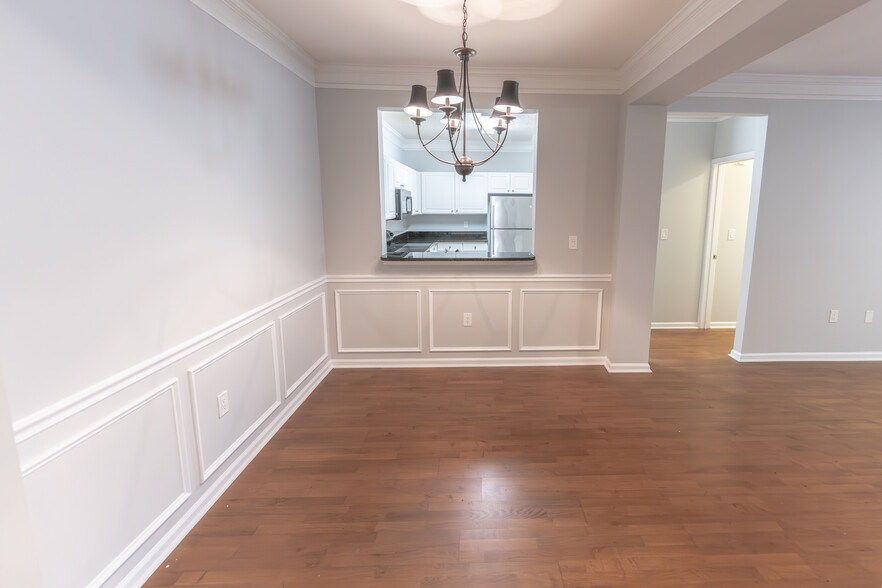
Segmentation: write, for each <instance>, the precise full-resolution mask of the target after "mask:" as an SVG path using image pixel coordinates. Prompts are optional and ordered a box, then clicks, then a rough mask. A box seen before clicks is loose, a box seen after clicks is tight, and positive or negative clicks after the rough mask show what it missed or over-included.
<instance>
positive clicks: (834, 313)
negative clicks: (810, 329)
mask: <svg viewBox="0 0 882 588" xmlns="http://www.w3.org/2000/svg"><path fill="white" fill-rule="evenodd" d="M829 320H830V322H831V323H838V322H839V311H838V310H831V311H830V319H829Z"/></svg>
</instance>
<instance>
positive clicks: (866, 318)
mask: <svg viewBox="0 0 882 588" xmlns="http://www.w3.org/2000/svg"><path fill="white" fill-rule="evenodd" d="M873 314H874V313H873V311H872V310H868V311H867V312H865V313H864V323H866V324H868V325H869V324H870V323H872V322H873Z"/></svg>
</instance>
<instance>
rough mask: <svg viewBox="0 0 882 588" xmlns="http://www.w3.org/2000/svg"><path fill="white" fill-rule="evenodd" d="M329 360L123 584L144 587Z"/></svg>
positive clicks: (299, 402)
mask: <svg viewBox="0 0 882 588" xmlns="http://www.w3.org/2000/svg"><path fill="white" fill-rule="evenodd" d="M332 367H333V366H332V365H331V362H330V361H326V362H325V363H324V365H322V366H321V369H319V370H317V371H316V372H314V373H313V375H312V377H311V378H310V379H309V382H308V383H307V384H306V386H305V387H304V388H303V390H302V391H301V392H300V393H299V394H298V395H297V396H295V397H294V398H293V399H291V401H290V402H289V403H288V404H287V405H285V406H284V407H283V408H282V410H281V412H279V413H278V414H276V416H275V418H273V419H272V421H270V423H269V425H267V426H266V427H265V428H264V429H263V430H262V431H261V432H260V433H258V434H257V436H256V437H254V439H252V440H251V442H250V443H248V444H247V445H246V446H245V447H244V449H243V450H242V452H241V453H240V454H239V456H238V457H237V458H236V459H235V461H233V462H232V463H231V464H230V466H229V467H228V468H226V469H225V470H224V471H223V472H222V473H221V474H220V475H218V476H217V478H215V479H214V481H213V482H212V483H211V484H210V486H209V487H208V488H206V489H205V491H204V492H203V493H202V496H200V497H199V499H198V500H197V501H196V502H194V503H193V504H192V505H191V506H190V508H189V509H187V511H186V512H185V513H182V515H181V517H180V518H179V519H178V521H177V522H176V523H175V525H174V526H173V527H172V528H171V529H169V530H168V532H167V533H166V534H165V535H164V536H163V537H162V538H161V539H160V540H159V541H158V542H157V543H156V545H154V546H153V548H152V549H150V551H148V552H147V554H146V555H145V556H144V557H143V558H142V559H141V561H139V562H138V563H137V564H135V566H134V567H133V568H132V570H131V571H130V572H129V573H128V574H127V575H126V577H125V578H123V579H122V581H120V583H119V585H120V586H141V585H143V584H144V583H145V582H146V581H147V580H148V578H150V576H151V575H153V573H154V572H155V571H156V570H157V569H158V568H159V566H160V565H162V562H163V561H165V558H167V557H168V556H169V555H170V554H171V552H172V551H174V550H175V548H176V547H177V546H178V545H179V544H180V542H181V541H183V540H184V538H185V537H186V536H187V533H189V532H190V531H191V530H192V529H193V527H195V526H196V523H198V522H199V520H200V519H202V517H203V516H205V513H207V512H208V510H209V509H210V508H211V507H212V506H213V505H214V503H215V502H216V501H217V500H218V499H219V498H220V497H221V495H222V494H223V493H224V491H226V489H227V488H229V487H230V485H231V484H232V483H233V482H234V481H235V480H236V478H238V477H239V474H241V473H242V471H243V470H244V469H245V468H246V467H247V466H248V464H249V463H251V460H253V459H254V458H255V457H256V456H257V454H258V453H260V450H261V449H263V448H264V446H265V445H266V444H267V443H268V442H269V440H270V439H272V438H273V436H274V435H275V434H276V433H277V432H278V431H279V429H281V428H282V425H284V424H285V423H286V422H287V421H288V419H289V418H291V415H292V414H294V412H295V411H296V410H297V409H298V408H300V405H302V404H303V402H304V401H305V400H306V399H307V398H309V395H310V394H312V392H313V391H314V390H315V389H316V387H318V385H319V384H320V383H321V382H322V380H324V379H325V377H326V376H327V375H328V374H329V373H330V371H331V369H332Z"/></svg>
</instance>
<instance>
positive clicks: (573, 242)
mask: <svg viewBox="0 0 882 588" xmlns="http://www.w3.org/2000/svg"><path fill="white" fill-rule="evenodd" d="M578 248H579V238H578V237H577V236H576V235H570V249H578Z"/></svg>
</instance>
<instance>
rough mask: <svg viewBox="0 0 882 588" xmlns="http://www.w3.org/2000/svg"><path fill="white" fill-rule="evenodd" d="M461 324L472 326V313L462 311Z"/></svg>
mask: <svg viewBox="0 0 882 588" xmlns="http://www.w3.org/2000/svg"><path fill="white" fill-rule="evenodd" d="M462 326H464V327H471V326H472V313H470V312H464V313H462Z"/></svg>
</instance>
